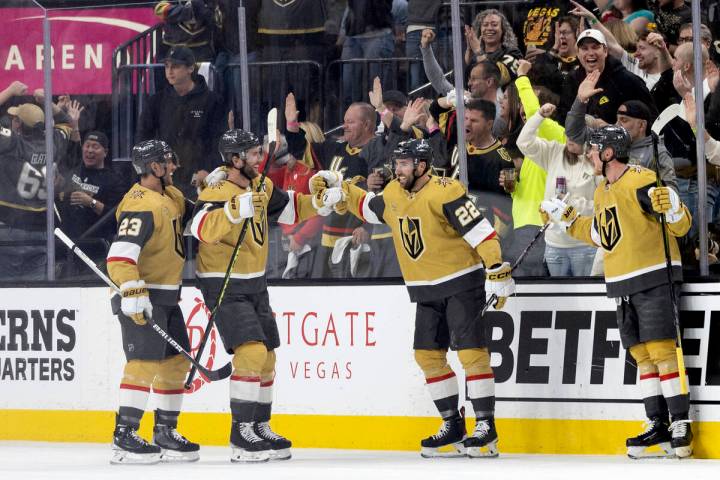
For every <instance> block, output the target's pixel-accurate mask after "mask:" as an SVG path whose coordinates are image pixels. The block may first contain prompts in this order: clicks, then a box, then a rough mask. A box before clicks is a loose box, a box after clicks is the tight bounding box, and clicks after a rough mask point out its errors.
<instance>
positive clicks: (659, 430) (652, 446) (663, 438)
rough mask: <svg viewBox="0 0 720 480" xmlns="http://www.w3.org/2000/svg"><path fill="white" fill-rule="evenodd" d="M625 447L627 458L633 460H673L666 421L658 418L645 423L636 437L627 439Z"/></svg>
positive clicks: (673, 453) (673, 452)
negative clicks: (643, 428)
mask: <svg viewBox="0 0 720 480" xmlns="http://www.w3.org/2000/svg"><path fill="white" fill-rule="evenodd" d="M625 446H626V447H627V455H628V457H630V458H632V459H633V460H638V459H643V458H675V450H673V448H672V446H671V445H670V432H669V431H668V424H667V420H666V419H665V420H663V419H662V418H658V417H656V418H650V419H648V420H647V421H645V430H644V431H643V432H642V433H641V434H640V435H638V436H636V437H630V438H628V439H627V440H626V441H625Z"/></svg>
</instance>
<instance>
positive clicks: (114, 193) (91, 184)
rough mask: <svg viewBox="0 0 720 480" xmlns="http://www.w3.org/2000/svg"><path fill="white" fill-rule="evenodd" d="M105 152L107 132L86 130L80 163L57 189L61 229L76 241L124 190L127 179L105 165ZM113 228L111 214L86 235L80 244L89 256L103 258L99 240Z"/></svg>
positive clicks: (113, 230)
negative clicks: (124, 179)
mask: <svg viewBox="0 0 720 480" xmlns="http://www.w3.org/2000/svg"><path fill="white" fill-rule="evenodd" d="M107 154H108V138H107V136H106V135H105V134H104V133H102V132H98V131H92V132H88V133H87V134H86V135H85V139H84V141H83V143H82V163H81V164H80V165H79V166H78V167H76V168H75V169H73V170H71V171H70V172H69V173H68V174H67V176H66V177H65V178H64V179H63V186H62V187H61V188H60V189H59V192H58V195H57V197H58V209H59V211H60V221H61V225H62V229H63V231H64V232H65V233H66V234H67V235H68V236H69V237H70V238H72V239H73V240H75V241H76V242H77V241H78V240H79V239H80V237H81V236H83V234H84V233H85V232H87V231H88V230H89V229H90V228H92V227H93V225H94V224H95V222H97V221H98V220H99V219H100V218H102V217H103V215H105V214H106V213H107V212H109V211H111V210H112V209H113V208H114V207H115V206H116V205H117V204H118V203H119V202H120V199H121V198H122V196H123V194H124V193H125V191H126V190H127V188H126V187H127V182H124V181H123V179H122V178H120V176H119V175H118V174H117V173H115V172H114V171H113V170H112V169H111V168H110V166H109V165H108V162H107ZM115 229H116V227H115V216H114V215H110V216H108V217H107V219H106V220H105V221H104V223H103V225H102V226H101V227H99V228H98V229H97V230H95V232H94V233H93V234H91V235H89V236H88V238H89V239H92V240H89V241H88V243H87V244H86V245H85V244H82V243H81V244H80V245H81V247H82V248H83V250H84V251H85V253H87V254H88V255H89V256H90V257H91V258H93V259H98V260H99V259H102V258H104V257H105V255H106V253H107V249H106V246H105V245H103V243H102V240H105V241H109V240H110V239H111V238H112V236H113V234H114V232H115ZM65 273H69V272H65ZM73 273H75V271H73Z"/></svg>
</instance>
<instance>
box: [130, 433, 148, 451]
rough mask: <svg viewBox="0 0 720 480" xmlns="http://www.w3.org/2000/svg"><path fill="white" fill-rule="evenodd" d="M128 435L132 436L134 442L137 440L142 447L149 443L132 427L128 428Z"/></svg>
mask: <svg viewBox="0 0 720 480" xmlns="http://www.w3.org/2000/svg"><path fill="white" fill-rule="evenodd" d="M128 436H129V437H130V438H132V439H133V440H135V441H136V442H138V443H139V444H140V445H142V446H143V447H146V446H148V445H150V444H149V443H148V442H147V441H146V440H145V439H144V438H142V437H141V436H140V435H138V433H137V432H136V431H135V430H133V429H129V433H128Z"/></svg>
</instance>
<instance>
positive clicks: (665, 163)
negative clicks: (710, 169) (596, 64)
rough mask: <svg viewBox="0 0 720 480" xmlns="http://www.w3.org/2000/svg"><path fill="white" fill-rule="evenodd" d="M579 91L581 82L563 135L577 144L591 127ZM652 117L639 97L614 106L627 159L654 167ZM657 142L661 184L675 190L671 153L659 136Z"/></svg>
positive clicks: (582, 143)
mask: <svg viewBox="0 0 720 480" xmlns="http://www.w3.org/2000/svg"><path fill="white" fill-rule="evenodd" d="M583 83H584V82H583ZM583 93H584V92H583V88H582V85H581V87H580V89H579V90H578V96H577V98H575V102H574V103H573V105H572V108H571V109H570V111H569V112H568V116H567V119H566V121H565V134H566V135H567V138H569V139H570V140H572V141H573V142H576V143H579V144H581V145H584V144H585V141H586V139H587V138H589V137H590V135H591V133H592V132H593V129H592V128H590V127H588V126H587V123H586V120H585V113H586V107H587V103H584V102H583V101H582V98H583ZM652 120H653V118H652V114H651V112H650V109H649V108H648V106H647V105H645V103H643V102H641V101H640V100H628V101H626V102H624V103H622V104H621V105H620V106H619V107H618V109H617V125H620V126H621V127H624V128H625V130H627V131H628V133H629V134H630V138H631V139H632V143H631V144H630V149H629V151H628V156H629V158H630V162H629V163H630V164H634V165H640V166H642V167H645V168H649V169H650V170H653V171H655V162H654V160H653V159H654V158H655V153H654V152H653V140H652V136H651V135H650V127H651V125H652ZM596 121H598V120H596ZM601 126H602V125H599V126H598V127H601ZM658 142H659V143H658V162H659V165H660V178H661V179H662V181H663V182H664V183H665V185H667V186H669V187H672V188H673V189H674V190H675V191H678V186H677V181H676V179H675V169H674V168H673V161H672V157H670V154H669V153H668V151H667V149H666V148H665V145H663V143H662V140H661V139H659V140H658Z"/></svg>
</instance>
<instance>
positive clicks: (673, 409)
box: [541, 107, 692, 458]
mask: <svg viewBox="0 0 720 480" xmlns="http://www.w3.org/2000/svg"><path fill="white" fill-rule="evenodd" d="M543 108H545V107H543ZM589 143H590V147H591V150H590V158H591V159H592V160H593V162H594V165H595V170H596V174H598V175H599V174H602V175H603V176H604V177H605V180H603V182H602V183H601V184H600V185H599V186H598V187H597V189H596V190H595V197H594V204H595V205H594V214H593V216H578V214H577V211H576V210H575V209H573V207H572V206H569V205H566V204H565V203H564V202H562V201H561V200H559V199H554V200H545V201H543V202H542V206H541V208H542V210H543V211H544V212H546V213H547V214H548V215H549V216H550V218H551V219H552V220H553V221H554V222H556V223H559V224H560V225H562V226H563V227H565V228H566V229H567V233H568V234H570V235H571V236H573V237H575V238H577V239H579V240H583V241H585V242H587V243H588V244H590V245H593V246H597V247H601V248H602V249H603V250H604V253H605V283H606V286H607V295H608V297H611V298H615V299H616V301H617V304H618V307H617V319H618V328H619V330H620V339H621V341H622V344H623V346H624V347H625V348H627V349H629V350H630V354H631V355H632V356H633V358H634V359H635V361H636V362H637V366H638V370H639V373H640V389H641V392H642V395H643V402H644V405H645V412H646V414H647V416H648V422H647V428H646V429H645V431H644V432H643V433H641V434H640V435H638V436H637V437H632V438H628V439H627V443H626V446H627V448H628V455H629V456H630V457H631V458H638V457H644V456H658V455H660V456H670V455H676V456H678V457H686V456H689V455H690V454H691V453H692V431H691V428H690V420H689V418H688V413H689V409H690V405H689V399H688V395H687V394H683V393H682V391H681V383H680V375H679V368H678V359H677V356H676V351H675V338H676V330H675V323H674V322H675V319H674V314H673V311H674V307H673V305H672V304H671V298H672V295H669V293H670V292H669V288H676V285H672V286H669V285H668V272H667V270H666V268H667V266H666V265H667V264H666V259H665V255H664V247H663V233H662V230H661V229H662V228H663V226H662V223H661V221H660V218H659V215H664V216H665V220H666V223H667V230H668V233H669V247H670V248H669V251H670V257H671V262H672V278H673V283H675V282H680V281H681V280H682V265H681V262H680V253H679V249H678V245H677V241H676V240H675V239H676V238H677V237H681V236H683V235H685V234H686V233H687V231H688V230H689V228H690V224H691V218H690V213H689V211H688V209H687V207H686V206H685V205H683V204H682V202H681V201H680V199H679V197H678V195H677V194H676V193H675V191H674V190H673V189H672V188H668V187H665V186H662V187H657V186H656V185H657V180H656V175H655V172H653V171H651V170H648V169H646V168H643V167H640V166H636V165H628V148H629V146H630V135H629V134H628V132H627V131H626V130H625V129H624V128H623V127H619V126H615V125H608V126H605V127H603V128H601V129H599V130H596V131H595V132H594V133H593V134H592V135H591V137H590V140H589ZM668 413H669V418H668ZM656 445H657V446H660V447H661V448H662V449H663V450H664V451H665V454H664V455H663V454H661V453H653V452H652V451H651V450H648V448H649V447H653V446H656Z"/></svg>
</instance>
